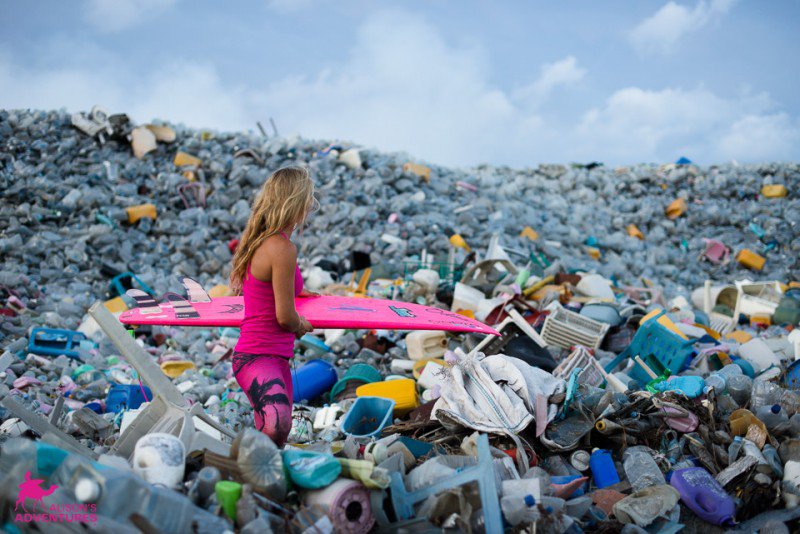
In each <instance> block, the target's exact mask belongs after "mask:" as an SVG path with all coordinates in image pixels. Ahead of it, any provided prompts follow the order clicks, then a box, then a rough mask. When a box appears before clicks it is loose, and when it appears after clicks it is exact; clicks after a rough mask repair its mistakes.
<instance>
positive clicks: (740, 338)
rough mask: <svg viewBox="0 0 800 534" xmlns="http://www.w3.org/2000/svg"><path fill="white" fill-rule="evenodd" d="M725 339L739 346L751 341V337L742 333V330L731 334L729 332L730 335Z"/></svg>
mask: <svg viewBox="0 0 800 534" xmlns="http://www.w3.org/2000/svg"><path fill="white" fill-rule="evenodd" d="M725 337H727V338H728V339H732V340H734V341H735V342H737V343H739V344H740V345H741V344H742V343H747V342H748V341H750V340H751V339H753V336H751V335H750V334H748V333H747V332H744V331H743V330H734V331H733V332H731V333H730V334H728V335H727V336H725Z"/></svg>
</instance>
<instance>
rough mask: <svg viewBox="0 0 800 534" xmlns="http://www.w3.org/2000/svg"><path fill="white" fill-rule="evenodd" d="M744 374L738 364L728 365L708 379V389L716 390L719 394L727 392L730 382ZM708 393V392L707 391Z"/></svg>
mask: <svg viewBox="0 0 800 534" xmlns="http://www.w3.org/2000/svg"><path fill="white" fill-rule="evenodd" d="M741 374H742V368H741V367H739V366H738V365H736V364H733V363H732V364H730V365H726V366H725V367H723V368H722V369H720V370H719V371H714V372H713V373H711V374H710V375H708V377H706V388H708V389H710V388H714V390H715V391H716V392H717V393H724V392H725V391H727V387H728V381H729V380H730V379H731V378H733V377H734V376H738V375H741ZM705 391H706V392H708V390H707V389H706V390H705Z"/></svg>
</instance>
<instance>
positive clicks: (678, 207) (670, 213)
mask: <svg viewBox="0 0 800 534" xmlns="http://www.w3.org/2000/svg"><path fill="white" fill-rule="evenodd" d="M685 212H686V201H685V200H683V199H682V198H679V199H676V200H673V201H672V203H671V204H670V205H669V206H667V209H666V210H664V213H665V214H666V215H667V219H677V218H678V217H680V216H681V215H683V214H684V213H685Z"/></svg>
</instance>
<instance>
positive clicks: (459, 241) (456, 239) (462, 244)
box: [450, 234, 470, 252]
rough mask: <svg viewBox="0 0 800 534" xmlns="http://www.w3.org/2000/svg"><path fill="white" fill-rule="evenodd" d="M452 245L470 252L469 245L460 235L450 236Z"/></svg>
mask: <svg viewBox="0 0 800 534" xmlns="http://www.w3.org/2000/svg"><path fill="white" fill-rule="evenodd" d="M450 244H451V245H453V246H454V247H458V248H463V249H464V250H466V251H467V252H469V251H470V248H469V245H467V242H466V241H464V238H463V237H461V236H460V235H458V234H453V235H451V236H450Z"/></svg>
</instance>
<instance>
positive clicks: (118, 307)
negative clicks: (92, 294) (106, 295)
mask: <svg viewBox="0 0 800 534" xmlns="http://www.w3.org/2000/svg"><path fill="white" fill-rule="evenodd" d="M103 306H105V307H106V309H107V310H108V311H110V312H111V313H122V312H124V311H125V310H127V309H128V305H127V304H125V301H124V300H122V297H114V298H113V299H111V300H107V301H105V302H104V303H103Z"/></svg>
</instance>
